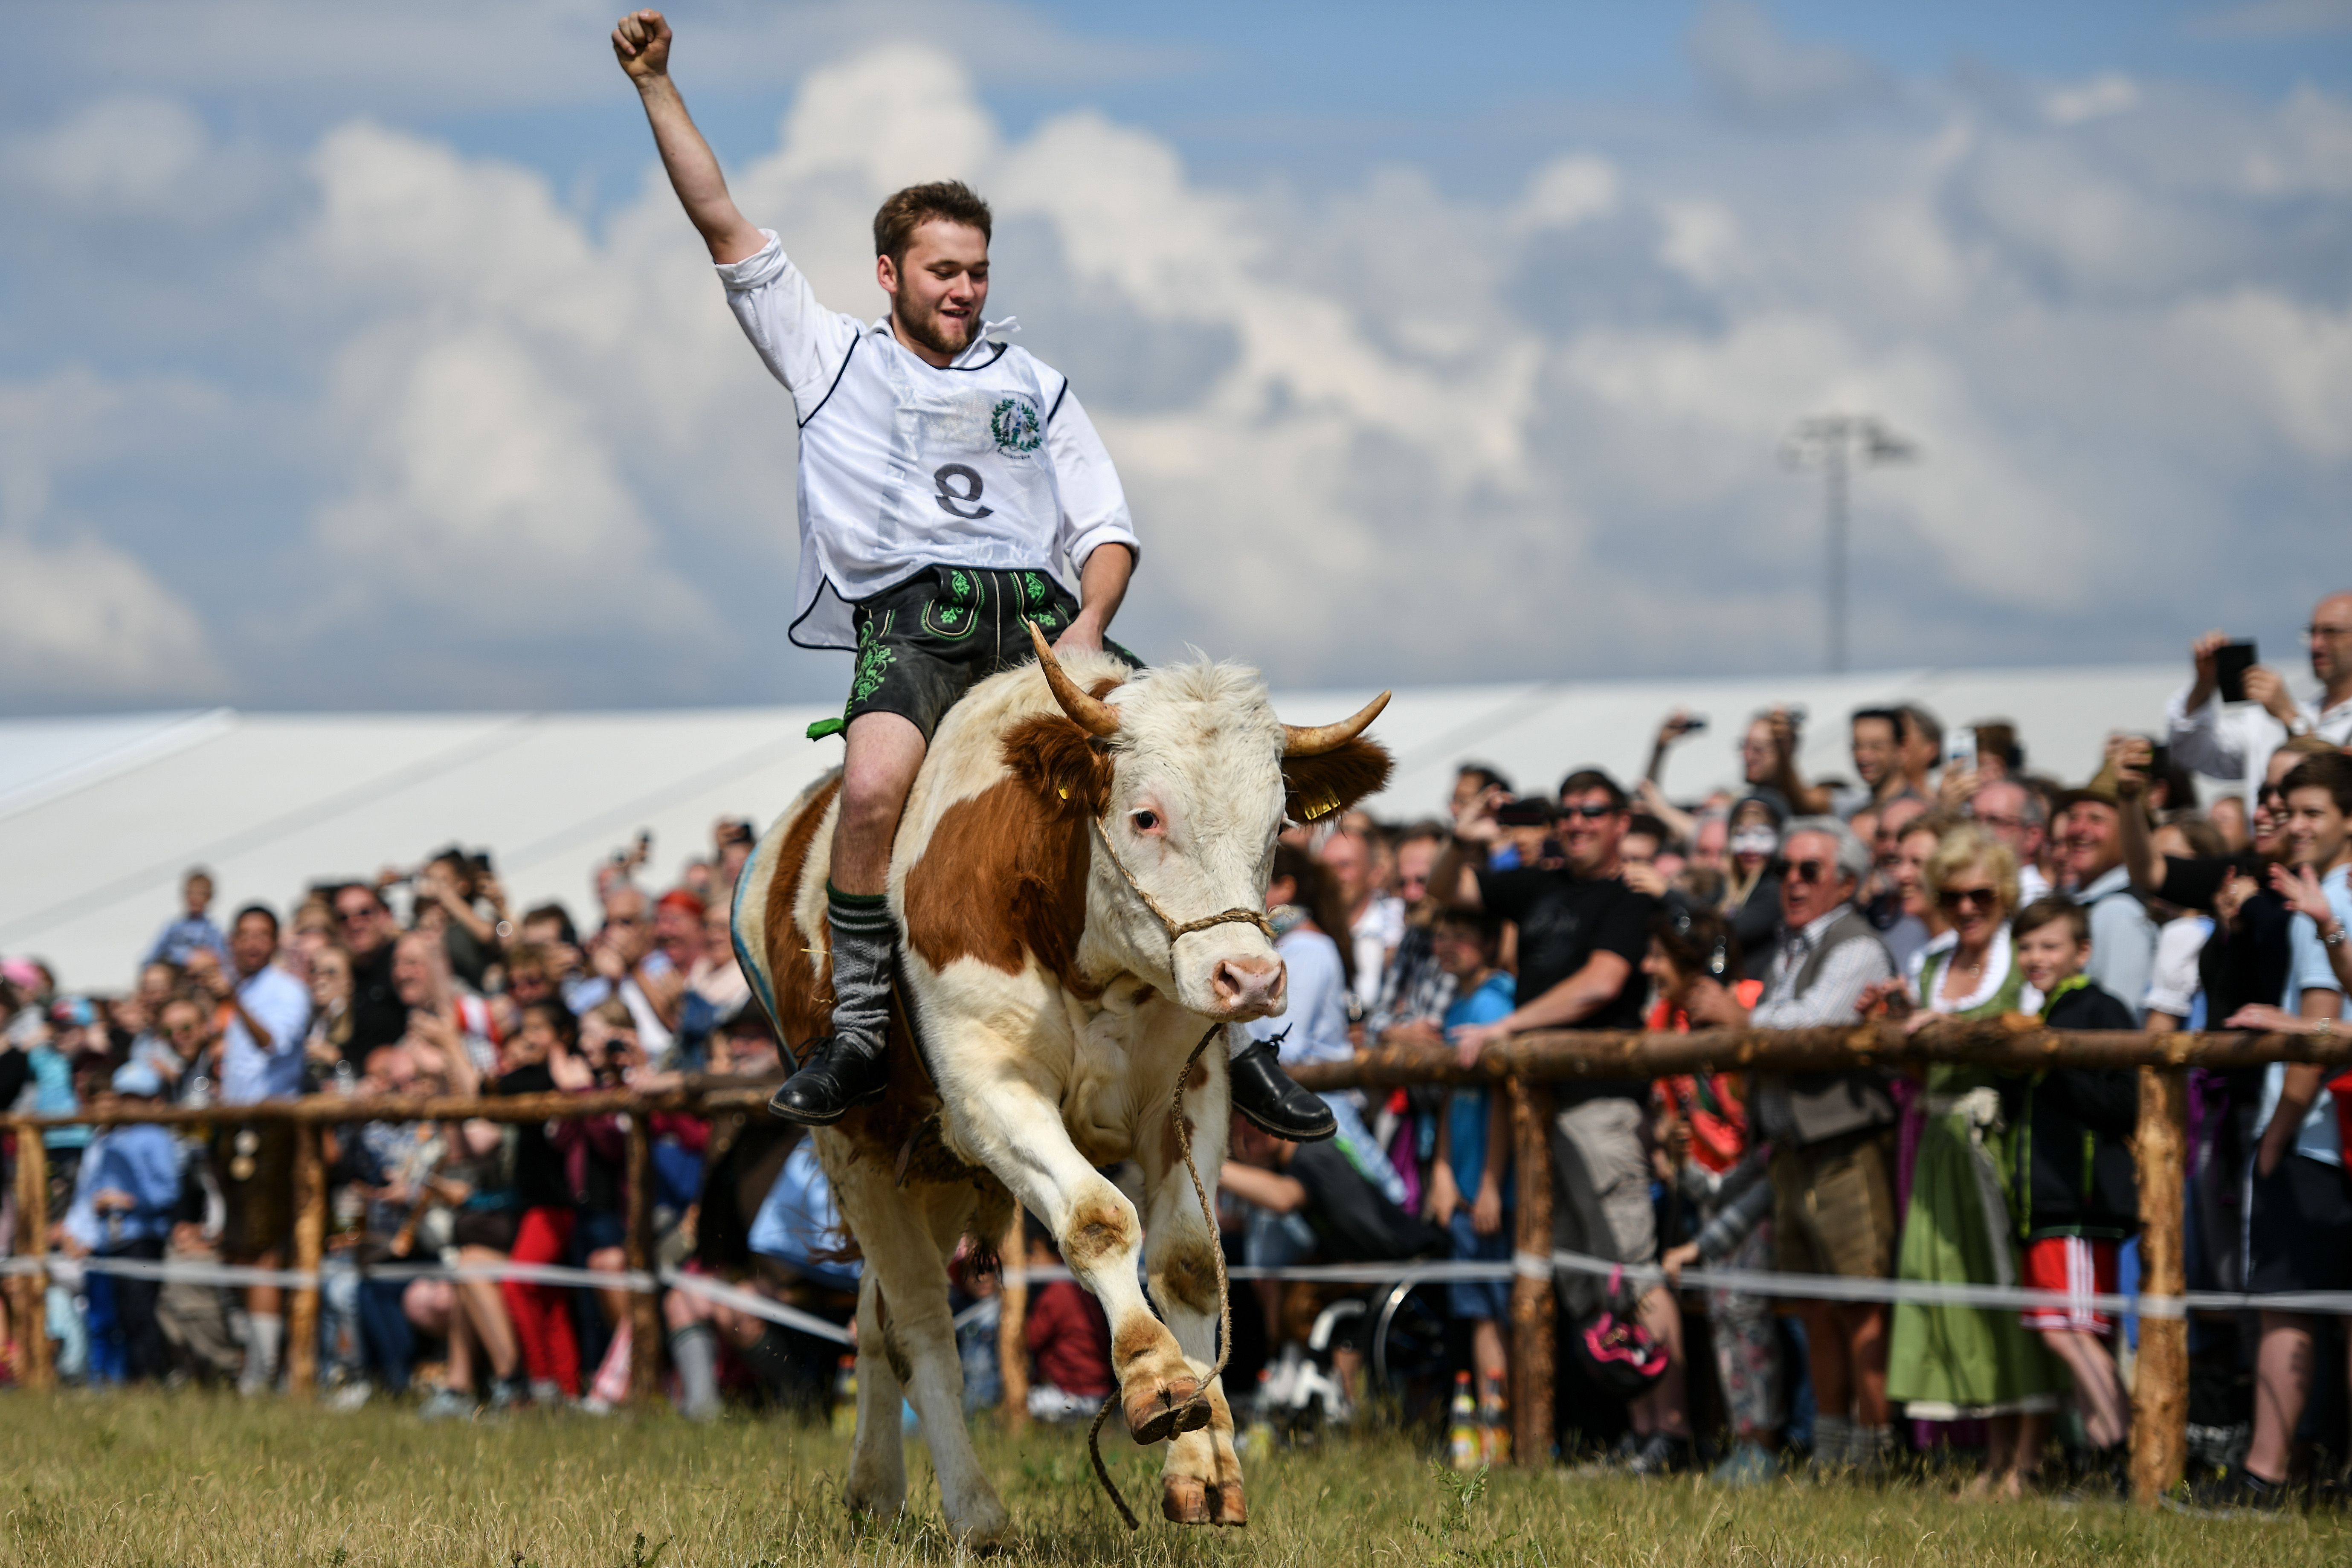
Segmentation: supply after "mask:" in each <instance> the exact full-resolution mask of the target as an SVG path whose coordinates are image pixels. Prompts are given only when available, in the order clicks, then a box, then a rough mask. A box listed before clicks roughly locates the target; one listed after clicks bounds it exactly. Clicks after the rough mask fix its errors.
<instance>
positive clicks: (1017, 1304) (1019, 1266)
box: [996, 1203, 1230, 1434]
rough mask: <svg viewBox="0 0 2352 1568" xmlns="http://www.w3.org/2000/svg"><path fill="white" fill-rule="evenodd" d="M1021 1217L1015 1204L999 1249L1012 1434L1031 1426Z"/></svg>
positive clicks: (999, 1327) (1001, 1365) (1000, 1357)
mask: <svg viewBox="0 0 2352 1568" xmlns="http://www.w3.org/2000/svg"><path fill="white" fill-rule="evenodd" d="M1022 1218H1023V1210H1022V1207H1021V1205H1019V1204H1018V1203H1015V1204H1014V1205H1013V1219H1012V1223H1010V1224H1009V1225H1007V1226H1005V1227H1004V1239H1003V1241H1002V1242H1000V1243H999V1244H998V1246H997V1249H996V1257H997V1263H998V1268H999V1273H998V1275H997V1284H998V1289H997V1298H998V1301H999V1310H998V1311H997V1315H996V1364H997V1368H998V1370H999V1371H1000V1372H1001V1373H1003V1380H1004V1400H1003V1405H1001V1406H1000V1407H999V1408H1000V1410H1001V1412H1002V1417H1001V1419H1002V1425H1003V1428H1004V1430H1005V1431H1006V1432H1007V1433H1012V1434H1017V1433H1020V1432H1023V1431H1024V1430H1026V1429H1027V1428H1028V1426H1029V1335H1028V1326H1029V1253H1028V1248H1027V1247H1026V1245H1025V1244H1024V1240H1023V1236H1022V1231H1023V1226H1022V1224H1021V1221H1022ZM1228 1397H1230V1395H1228Z"/></svg>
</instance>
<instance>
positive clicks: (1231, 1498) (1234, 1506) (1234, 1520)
mask: <svg viewBox="0 0 2352 1568" xmlns="http://www.w3.org/2000/svg"><path fill="white" fill-rule="evenodd" d="M1209 1515H1210V1522H1211V1523H1212V1524H1214V1525H1216V1526H1217V1527H1218V1528H1220V1529H1225V1528H1228V1527H1230V1528H1232V1529H1234V1530H1238V1529H1240V1528H1241V1527H1242V1526H1244V1525H1245V1524H1247V1523H1248V1522H1249V1504H1248V1503H1246V1502H1244V1501H1243V1500H1242V1487H1241V1483H1240V1482H1239V1481H1230V1482H1227V1483H1226V1484H1225V1485H1223V1486H1214V1487H1211V1488H1210V1489H1209Z"/></svg>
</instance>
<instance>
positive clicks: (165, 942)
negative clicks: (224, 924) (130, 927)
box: [142, 867, 228, 969]
mask: <svg viewBox="0 0 2352 1568" xmlns="http://www.w3.org/2000/svg"><path fill="white" fill-rule="evenodd" d="M212 907H213V879H212V873H211V872H209V871H206V870H205V869H204V868H201V867H198V868H195V869H194V870H191V871H190V872H189V873H188V874H187V875H186V876H185V877H183V878H182V879H180V913H179V915H178V917H177V918H176V919H174V920H173V921H172V923H171V924H169V925H167V926H165V927H164V928H163V930H162V931H159V932H157V933H156V936H155V945H154V946H152V947H151V948H149V949H148V950H147V956H146V958H145V959H143V960H142V963H176V964H178V965H179V966H180V967H182V968H183V969H184V968H186V967H187V963H188V954H190V953H192V952H194V951H195V950H196V949H198V948H200V947H201V948H207V949H210V950H211V951H212V952H215V953H216V954H218V955H219V956H221V957H223V958H226V957H227V956H228V938H227V937H226V935H224V934H223V933H222V931H221V928H220V927H219V926H218V925H216V924H215V923H214V921H213V918H212V916H211V915H210V914H208V913H207V912H206V911H207V910H210V909H211V908H212Z"/></svg>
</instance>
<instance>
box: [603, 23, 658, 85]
mask: <svg viewBox="0 0 2352 1568" xmlns="http://www.w3.org/2000/svg"><path fill="white" fill-rule="evenodd" d="M669 37H670V35H669V23H668V22H667V21H666V20H664V19H663V17H662V14H661V13H660V12H658V11H632V12H630V13H629V14H628V15H627V16H624V17H622V18H621V21H620V25H619V26H616V27H614V29H613V56H614V58H615V59H618V60H619V61H620V62H621V68H622V69H623V70H625V71H626V72H628V73H629V75H630V77H631V78H633V79H635V80H639V81H642V80H644V79H646V78H647V77H656V76H667V75H668V74H669Z"/></svg>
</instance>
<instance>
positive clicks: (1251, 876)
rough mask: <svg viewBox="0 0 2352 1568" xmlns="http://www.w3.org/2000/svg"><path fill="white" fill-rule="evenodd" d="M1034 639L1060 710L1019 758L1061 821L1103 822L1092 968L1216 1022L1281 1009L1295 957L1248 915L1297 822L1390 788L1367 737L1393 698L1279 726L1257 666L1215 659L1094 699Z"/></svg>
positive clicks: (1384, 755) (1149, 676)
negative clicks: (1148, 986)
mask: <svg viewBox="0 0 2352 1568" xmlns="http://www.w3.org/2000/svg"><path fill="white" fill-rule="evenodd" d="M1030 637H1032V638H1033V639H1034V641H1035V643H1036V647H1037V662H1038V664H1039V666H1040V667H1041V668H1043V670H1044V672H1045V679H1046V682H1047V684H1048V685H1049V686H1050V687H1051V688H1052V689H1053V693H1054V697H1055V701H1056V702H1057V703H1058V704H1059V705H1060V708H1061V712H1060V713H1059V714H1058V715H1056V714H1045V715H1040V716H1037V717H1034V718H1032V719H1029V720H1026V721H1024V722H1022V723H1021V724H1019V725H1017V726H1015V727H1014V729H1013V731H1012V732H1011V733H1010V734H1009V735H1008V737H1007V740H1006V745H1005V755H1006V760H1007V762H1008V763H1010V764H1011V766H1012V768H1013V772H1014V773H1015V774H1016V775H1017V776H1019V777H1021V778H1022V779H1023V780H1024V782H1026V783H1027V784H1029V785H1030V786H1031V787H1033V788H1034V789H1035V790H1036V791H1037V792H1038V794H1039V795H1040V796H1041V797H1043V798H1044V799H1045V800H1046V802H1047V803H1048V805H1049V808H1050V809H1054V810H1056V811H1059V812H1063V813H1066V814H1067V815H1068V816H1070V818H1071V819H1073V820H1076V819H1077V818H1081V817H1083V818H1089V819H1091V825H1087V826H1084V829H1083V830H1084V832H1085V833H1086V836H1087V842H1088V846H1089V848H1090V850H1091V851H1092V861H1091V872H1090V874H1089V877H1088V886H1087V913H1086V936H1085V939H1084V940H1085V947H1086V949H1087V952H1088V954H1089V956H1090V958H1091V959H1092V960H1093V961H1094V962H1090V963H1088V965H1087V966H1088V967H1089V968H1095V967H1097V964H1098V963H1101V962H1104V961H1108V962H1109V963H1115V964H1116V965H1117V967H1118V968H1121V969H1125V970H1127V971H1129V972H1130V973H1135V974H1138V975H1140V976H1142V977H1143V978H1145V979H1146V980H1149V981H1150V982H1151V983H1152V984H1154V985H1156V986H1158V987H1159V988H1160V989H1161V990H1162V991H1163V992H1164V993H1166V994H1168V995H1170V996H1172V997H1173V998H1174V999H1175V1000H1176V1002H1177V1003H1178V1004H1179V1005H1181V1006H1183V1007H1185V1008H1186V1009H1188V1010H1190V1011H1192V1012H1194V1013H1198V1014H1200V1015H1202V1016H1204V1017H1211V1018H1217V1019H1223V1020H1226V1021H1229V1022H1240V1021H1244V1020H1246V1019H1251V1018H1260V1017H1265V1016H1269V1015H1272V1014H1278V1013H1280V1012H1282V1011H1283V1009H1284V1008H1285V1007H1286V1005H1288V996H1287V994H1286V974H1285V973H1284V969H1283V963H1282V960H1281V959H1280V958H1279V957H1278V956H1277V955H1276V952H1275V950H1274V944H1273V942H1271V941H1270V940H1269V939H1268V937H1267V936H1266V934H1265V930H1264V929H1263V928H1262V926H1261V925H1260V924H1259V923H1257V921H1255V920H1254V919H1248V918H1244V916H1258V915H1262V913H1263V911H1264V910H1265V888H1266V880H1267V878H1268V875H1269V874H1270V872H1271V870H1272V868H1273V861H1274V848H1275V842H1276V838H1277V837H1278V836H1279V835H1280V834H1281V832H1282V829H1283V826H1284V824H1285V822H1286V821H1292V822H1310V821H1317V820H1319V819H1321V818H1323V817H1325V816H1330V815H1331V814H1333V813H1335V812H1338V811H1340V810H1343V809H1345V808H1346V807H1348V806H1349V805H1353V804H1354V803H1355V802H1357V801H1359V800H1360V799H1362V798H1363V797H1364V796H1365V795H1370V794H1371V793H1372V792H1373V791H1375V790H1377V789H1379V788H1380V787H1381V784H1384V783H1386V782H1387V780H1388V775H1389V767H1390V761H1389V754H1388V752H1386V751H1385V750H1383V749H1382V748H1381V747H1380V746H1378V745H1376V744H1374V743H1373V742H1370V741H1367V740H1365V739H1363V737H1362V731H1363V730H1364V728H1365V727H1366V726H1367V725H1369V724H1370V722H1371V721H1373V719H1375V718H1376V717H1378V716H1379V714H1380V711H1381V709H1382V708H1384V707H1386V706H1387V705H1388V700H1389V695H1388V693H1387V692H1382V693H1381V695H1380V696H1379V697H1377V698H1375V699H1374V700H1372V701H1370V703H1368V704H1366V705H1365V707H1364V708H1363V710H1361V711H1360V712H1359V713H1357V714H1356V715H1355V716H1354V717H1352V718H1350V719H1348V720H1345V721H1342V722H1339V723H1337V724H1325V725H1318V726H1315V727H1312V728H1307V727H1301V726H1298V725H1292V724H1286V723H1284V722H1283V721H1281V719H1279V718H1278V717H1276V714H1275V711H1274V708H1273V704H1272V703H1271V702H1270V701H1269V700H1268V699H1267V697H1266V691H1265V682H1264V681H1263V680H1262V679H1259V677H1258V675H1257V673H1256V672H1255V670H1251V669H1247V668H1243V667H1240V666H1237V665H1231V664H1212V663H1209V662H1207V661H1205V660H1203V661H1202V662H1200V663H1196V664H1189V665H1177V666H1171V667H1169V668H1161V669H1153V670H1146V671H1144V672H1142V673H1140V674H1138V675H1136V676H1135V677H1133V678H1132V679H1129V680H1127V681H1125V682H1123V683H1118V684H1117V685H1116V686H1114V685H1113V683H1111V682H1108V681H1103V682H1098V683H1097V685H1096V687H1095V689H1092V690H1089V689H1087V688H1085V687H1082V686H1080V685H1079V684H1078V683H1077V682H1076V680H1074V679H1071V677H1070V676H1069V674H1068V673H1067V672H1066V671H1065V670H1064V669H1063V668H1062V667H1061V665H1060V664H1059V663H1058V662H1057V661H1056V660H1055V658H1054V655H1053V651H1052V650H1051V649H1050V648H1048V647H1046V646H1045V638H1044V637H1042V636H1040V635H1039V634H1038V632H1037V629H1036V628H1035V627H1034V626H1032V627H1031V628H1030ZM1106 847H1108V853H1105V850H1106ZM1130 879H1131V880H1130ZM1219 916H1225V917H1228V918H1225V919H1222V920H1220V919H1217V918H1216V917H1219ZM1333 934H1334V935H1335V936H1336V937H1338V938H1339V940H1342V941H1344V940H1345V939H1346V933H1345V932H1335V933H1333Z"/></svg>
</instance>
